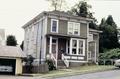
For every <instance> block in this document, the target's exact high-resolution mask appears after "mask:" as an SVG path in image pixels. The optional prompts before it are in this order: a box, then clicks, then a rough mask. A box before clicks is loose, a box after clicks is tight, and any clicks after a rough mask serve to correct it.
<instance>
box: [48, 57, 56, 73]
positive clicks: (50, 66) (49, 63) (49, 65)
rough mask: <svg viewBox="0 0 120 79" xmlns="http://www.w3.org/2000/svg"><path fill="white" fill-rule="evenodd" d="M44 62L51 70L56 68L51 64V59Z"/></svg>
mask: <svg viewBox="0 0 120 79" xmlns="http://www.w3.org/2000/svg"><path fill="white" fill-rule="evenodd" d="M46 63H47V64H48V67H49V68H48V69H49V70H50V71H51V70H56V67H55V66H54V64H53V61H52V60H50V59H49V60H46Z"/></svg>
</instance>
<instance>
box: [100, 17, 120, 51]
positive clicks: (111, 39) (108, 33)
mask: <svg viewBox="0 0 120 79" xmlns="http://www.w3.org/2000/svg"><path fill="white" fill-rule="evenodd" d="M99 29H100V30H102V31H103V33H101V34H100V52H104V49H113V48H117V47H119V43H118V37H117V33H118V32H117V25H116V24H115V22H114V20H113V18H112V16H111V15H109V16H108V18H107V20H105V19H102V20H101V24H100V25H99Z"/></svg>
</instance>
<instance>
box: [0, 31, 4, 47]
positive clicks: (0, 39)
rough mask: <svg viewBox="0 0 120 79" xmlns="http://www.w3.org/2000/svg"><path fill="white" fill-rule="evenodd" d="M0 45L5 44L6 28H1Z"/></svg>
mask: <svg viewBox="0 0 120 79" xmlns="http://www.w3.org/2000/svg"><path fill="white" fill-rule="evenodd" d="M0 45H5V30H4V29H0Z"/></svg>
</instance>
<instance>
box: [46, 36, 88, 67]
mask: <svg viewBox="0 0 120 79" xmlns="http://www.w3.org/2000/svg"><path fill="white" fill-rule="evenodd" d="M46 50H47V54H50V56H51V59H52V60H53V61H54V64H55V66H56V67H58V66H59V64H58V62H59V61H60V60H62V61H63V62H64V64H65V66H66V67H69V66H70V63H71V62H76V63H87V62H88V57H87V54H88V53H87V52H88V50H89V49H88V43H87V39H83V38H72V37H61V36H52V35H51V36H48V37H47V49H46Z"/></svg>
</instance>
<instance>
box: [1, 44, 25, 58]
mask: <svg viewBox="0 0 120 79" xmlns="http://www.w3.org/2000/svg"><path fill="white" fill-rule="evenodd" d="M0 57H13V58H25V57H26V55H25V53H23V52H22V50H21V49H20V48H19V47H14V46H0Z"/></svg>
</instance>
